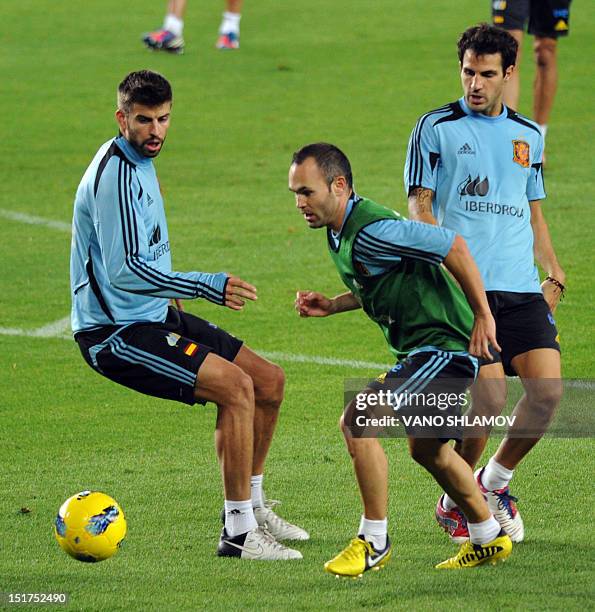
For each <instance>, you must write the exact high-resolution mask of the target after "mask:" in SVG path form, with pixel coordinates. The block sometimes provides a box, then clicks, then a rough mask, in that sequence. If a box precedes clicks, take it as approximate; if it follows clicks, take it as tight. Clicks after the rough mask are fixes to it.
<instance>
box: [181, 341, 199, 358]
mask: <svg viewBox="0 0 595 612" xmlns="http://www.w3.org/2000/svg"><path fill="white" fill-rule="evenodd" d="M197 349H198V344H194V342H191V343H190V344H189V345H188V346H187V347H186V348H185V349H184V354H185V355H188V357H192V355H194V353H196V350H197Z"/></svg>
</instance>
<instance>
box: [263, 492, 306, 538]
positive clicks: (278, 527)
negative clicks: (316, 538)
mask: <svg viewBox="0 0 595 612" xmlns="http://www.w3.org/2000/svg"><path fill="white" fill-rule="evenodd" d="M280 503H281V502H279V501H277V500H274V499H270V500H267V501H266V502H265V506H264V508H260V507H259V508H254V517H255V518H256V522H257V523H258V524H259V525H260V526H261V527H264V528H265V529H266V530H267V531H268V532H269V533H270V534H271V535H272V536H273V537H274V538H275V539H276V540H309V539H310V534H309V533H308V532H307V531H306V530H305V529H302V528H301V527H298V526H297V525H292V524H291V523H288V522H287V521H286V520H285V519H283V518H281V517H280V516H279V515H278V514H276V513H275V512H273V508H274V507H275V506H278V505H279V504H280Z"/></svg>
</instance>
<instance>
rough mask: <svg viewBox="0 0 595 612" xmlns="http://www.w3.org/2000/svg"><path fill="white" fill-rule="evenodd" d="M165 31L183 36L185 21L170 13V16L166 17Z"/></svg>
mask: <svg viewBox="0 0 595 612" xmlns="http://www.w3.org/2000/svg"><path fill="white" fill-rule="evenodd" d="M163 29H164V30H168V31H169V32H171V33H172V34H175V35H176V36H182V33H183V32H184V20H183V19H180V18H179V17H176V16H175V15H172V14H171V13H170V14H169V15H166V16H165V21H164V22H163Z"/></svg>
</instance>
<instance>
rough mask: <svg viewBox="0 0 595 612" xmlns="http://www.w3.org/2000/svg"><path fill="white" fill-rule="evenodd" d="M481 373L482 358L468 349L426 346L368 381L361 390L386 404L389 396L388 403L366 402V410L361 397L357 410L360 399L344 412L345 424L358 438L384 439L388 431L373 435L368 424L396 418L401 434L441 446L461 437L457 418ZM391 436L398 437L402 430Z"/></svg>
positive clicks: (466, 404) (464, 408) (372, 430)
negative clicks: (383, 418) (404, 433)
mask: <svg viewBox="0 0 595 612" xmlns="http://www.w3.org/2000/svg"><path fill="white" fill-rule="evenodd" d="M478 370H479V364H478V360H477V359H476V358H475V357H472V356H471V355H469V354H468V353H467V352H465V351H454V352H453V351H442V350H440V349H437V348H434V347H423V348H421V349H419V350H418V351H414V352H413V353H411V354H410V355H409V356H408V357H407V358H406V359H403V360H402V361H400V362H399V363H398V364H397V365H395V367H394V368H392V369H391V370H389V371H388V372H386V373H385V374H383V375H381V376H379V377H378V378H377V379H376V380H373V381H371V382H370V383H368V386H367V389H365V391H363V392H362V393H363V394H365V395H368V394H369V395H370V396H374V395H375V396H376V397H377V398H379V399H382V398H385V400H386V398H388V397H389V396H390V398H391V399H390V400H389V403H390V405H387V402H386V401H383V402H381V403H380V404H379V403H378V401H376V400H374V402H373V404H370V400H367V402H368V405H367V406H366V407H364V400H363V398H362V400H361V406H359V407H358V398H357V397H356V399H355V401H352V402H351V403H350V404H349V406H348V407H347V409H346V411H345V414H344V423H345V425H346V426H347V427H348V428H349V430H350V431H351V433H352V435H353V436H354V437H376V435H381V436H385V435H386V434H387V432H386V431H384V432H382V433H379V432H378V431H377V432H374V428H373V427H372V426H369V425H368V424H369V423H373V422H374V421H373V419H375V418H379V419H381V422H382V423H384V422H386V421H385V420H382V417H394V418H396V419H398V420H399V422H400V425H399V427H400V428H401V431H403V429H404V431H405V432H406V434H407V435H408V436H410V437H420V438H438V439H440V440H441V441H443V442H446V441H447V440H449V439H460V438H461V437H462V427H461V423H460V422H459V423H457V421H456V419H457V417H460V416H461V415H462V412H464V411H465V410H466V408H467V407H468V401H469V400H468V396H467V389H468V388H469V386H470V385H471V384H472V383H473V381H474V380H475V378H476V376H477V372H478ZM358 395H360V396H361V395H362V394H358ZM364 424H365V425H364ZM381 428H382V427H381ZM389 429H390V428H389ZM388 435H389V436H394V437H398V435H399V431H398V428H396V429H395V430H394V431H393V433H390V432H389V433H388Z"/></svg>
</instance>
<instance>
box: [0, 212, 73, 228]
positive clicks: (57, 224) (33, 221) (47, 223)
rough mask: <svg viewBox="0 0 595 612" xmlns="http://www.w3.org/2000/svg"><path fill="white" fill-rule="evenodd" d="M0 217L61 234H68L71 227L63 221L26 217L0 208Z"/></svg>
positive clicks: (32, 216)
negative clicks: (46, 228) (57, 231)
mask: <svg viewBox="0 0 595 612" xmlns="http://www.w3.org/2000/svg"><path fill="white" fill-rule="evenodd" d="M0 217H4V218H5V219H10V220H11V221H19V222H20V223H27V224H29V225H42V226H44V227H49V228H51V229H55V230H60V231H62V232H68V233H70V231H71V229H72V226H71V225H70V223H65V222H64V221H54V220H52V219H44V218H43V217H36V216H34V215H28V214H26V213H20V212H15V211H13V210H6V209H5V208H0Z"/></svg>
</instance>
